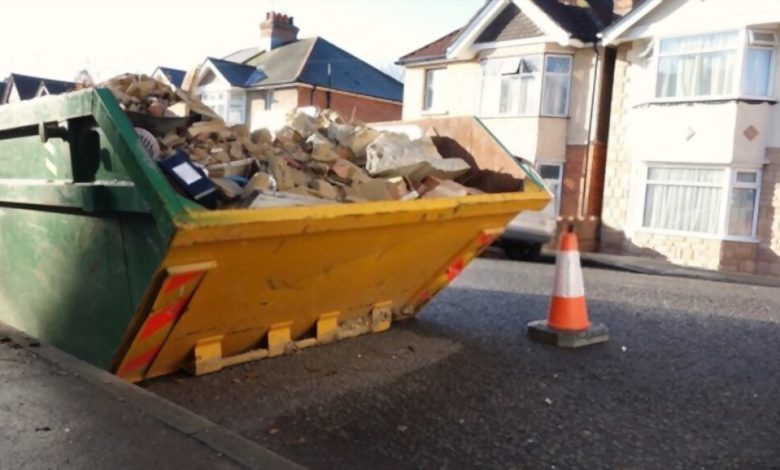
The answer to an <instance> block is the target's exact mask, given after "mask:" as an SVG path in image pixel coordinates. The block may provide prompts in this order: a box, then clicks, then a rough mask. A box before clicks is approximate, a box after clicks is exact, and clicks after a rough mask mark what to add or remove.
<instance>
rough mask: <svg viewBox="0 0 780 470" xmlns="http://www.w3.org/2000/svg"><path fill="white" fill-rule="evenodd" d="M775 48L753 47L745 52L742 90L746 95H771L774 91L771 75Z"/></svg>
mask: <svg viewBox="0 0 780 470" xmlns="http://www.w3.org/2000/svg"><path fill="white" fill-rule="evenodd" d="M773 58H774V50H773V49H771V48H768V47H751V48H748V50H747V52H746V53H745V73H744V75H743V79H742V92H743V93H744V94H745V95H746V96H769V95H770V93H771V92H772V87H771V83H772V81H771V75H772V62H773Z"/></svg>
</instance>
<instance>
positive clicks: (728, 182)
mask: <svg viewBox="0 0 780 470" xmlns="http://www.w3.org/2000/svg"><path fill="white" fill-rule="evenodd" d="M759 181H760V173H759V172H758V171H743V170H731V169H723V168H682V167H649V168H648V169H647V182H646V187H645V202H644V213H643V220H642V226H643V227H645V228H649V229H657V230H665V231H673V232H684V233H694V234H707V235H717V236H725V237H737V238H751V237H753V236H755V223H756V215H757V210H758V206H757V204H758V185H759ZM724 196H728V197H727V198H724ZM723 221H727V223H726V224H725V225H726V226H725V227H724V223H723Z"/></svg>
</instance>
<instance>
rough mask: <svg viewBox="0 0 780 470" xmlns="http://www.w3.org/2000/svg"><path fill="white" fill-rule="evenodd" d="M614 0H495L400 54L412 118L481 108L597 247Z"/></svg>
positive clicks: (566, 218)
mask: <svg viewBox="0 0 780 470" xmlns="http://www.w3.org/2000/svg"><path fill="white" fill-rule="evenodd" d="M613 18H614V13H613V11H612V2H611V1H609V0H606V1H605V0H589V1H587V2H585V1H555V0H490V1H487V2H486V3H485V4H484V5H483V6H482V8H480V9H479V11H478V12H477V13H476V14H475V15H474V16H473V17H472V18H471V20H470V21H469V22H468V23H467V24H466V25H464V26H463V27H462V28H460V29H458V30H456V31H453V32H451V33H449V34H447V35H445V36H443V37H441V38H439V39H437V40H435V41H433V42H431V43H429V44H426V45H424V46H422V47H421V48H419V49H417V50H415V51H413V52H411V53H409V54H407V55H405V56H403V57H401V58H400V59H399V60H398V62H397V63H398V64H399V65H402V66H404V67H405V86H404V109H403V118H404V119H405V120H416V119H420V118H424V117H431V116H468V115H475V116H477V117H479V118H480V120H481V121H482V122H483V123H484V125H485V126H486V127H487V128H488V129H489V130H490V131H491V132H492V133H493V134H494V135H495V136H496V137H497V138H498V139H499V140H500V141H501V142H502V143H503V145H504V146H505V147H506V148H507V149H508V150H509V151H510V152H511V153H512V154H513V155H515V156H517V157H519V158H522V159H524V160H526V161H528V162H531V163H532V164H534V165H535V166H536V167H537V168H538V170H539V172H540V173H541V175H542V177H543V178H544V179H545V180H546V181H547V183H548V186H549V187H550V188H551V190H552V191H553V192H554V193H555V196H556V198H555V200H556V202H555V203H556V208H555V209H556V211H557V212H558V214H559V216H560V218H559V220H560V221H561V223H566V224H569V223H573V224H575V225H576V228H577V231H578V233H579V234H580V238H581V242H582V243H581V244H582V245H583V247H584V248H585V249H590V250H593V249H595V248H596V246H597V236H598V216H599V214H600V212H601V195H602V183H603V170H604V160H605V156H606V143H607V132H608V122H609V109H610V106H609V99H610V98H611V93H610V87H611V77H612V65H613V63H614V52H613V51H611V50H608V49H607V50H605V49H604V48H601V47H599V46H598V45H597V33H598V32H599V31H601V30H602V29H603V28H605V27H607V26H608V25H609V24H610V23H611V22H612V21H613Z"/></svg>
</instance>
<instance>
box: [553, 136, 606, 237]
mask: <svg viewBox="0 0 780 470" xmlns="http://www.w3.org/2000/svg"><path fill="white" fill-rule="evenodd" d="M605 159H606V145H604V144H602V143H600V142H595V143H593V144H592V145H591V158H590V161H589V165H590V169H589V171H588V174H587V176H586V175H585V146H584V145H568V146H566V164H565V165H564V170H563V184H562V186H561V212H560V216H559V217H558V233H563V232H564V231H566V230H567V229H568V227H569V225H573V226H574V232H575V233H576V234H577V237H578V238H579V241H580V249H581V250H582V251H598V248H599V227H600V222H601V219H600V218H599V214H600V213H601V208H602V192H603V190H604V166H605V164H606V162H605ZM586 178H587V179H588V180H589V182H590V183H589V184H588V185H586V186H587V189H586V194H585V198H587V200H588V204H587V206H586V208H585V213H584V214H583V215H580V201H581V199H582V197H581V195H582V193H581V191H582V185H583V184H584V182H585V179H586ZM556 245H557V241H556V240H553V241H551V242H550V243H548V244H547V248H555V247H556Z"/></svg>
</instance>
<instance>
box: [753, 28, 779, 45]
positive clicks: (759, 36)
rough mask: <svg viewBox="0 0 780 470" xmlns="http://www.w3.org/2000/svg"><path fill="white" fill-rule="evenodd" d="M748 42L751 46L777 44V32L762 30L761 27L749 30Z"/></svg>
mask: <svg viewBox="0 0 780 470" xmlns="http://www.w3.org/2000/svg"><path fill="white" fill-rule="evenodd" d="M748 44H750V45H751V46H769V47H774V46H776V45H777V33H775V32H774V31H762V30H760V29H749V30H748Z"/></svg>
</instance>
